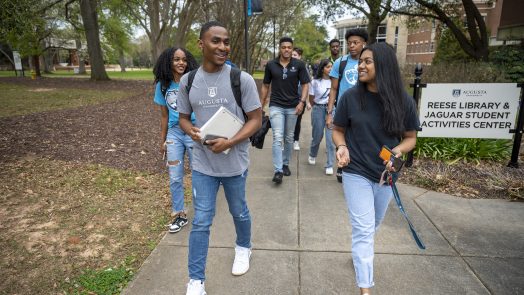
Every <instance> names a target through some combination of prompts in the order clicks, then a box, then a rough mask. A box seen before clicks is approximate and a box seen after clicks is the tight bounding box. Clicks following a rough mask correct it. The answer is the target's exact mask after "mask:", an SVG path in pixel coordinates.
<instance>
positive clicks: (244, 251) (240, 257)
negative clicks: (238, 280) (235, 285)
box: [231, 245, 251, 276]
mask: <svg viewBox="0 0 524 295" xmlns="http://www.w3.org/2000/svg"><path fill="white" fill-rule="evenodd" d="M250 257H251V249H249V248H244V247H240V246H238V245H237V246H236V247H235V261H234V262H233V269H232V270H231V273H232V274H233V275H235V276H241V275H243V274H245V273H246V272H247V271H248V270H249V259H250Z"/></svg>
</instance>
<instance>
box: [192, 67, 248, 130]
mask: <svg viewBox="0 0 524 295" xmlns="http://www.w3.org/2000/svg"><path fill="white" fill-rule="evenodd" d="M197 70H198V69H194V70H192V71H191V72H189V74H188V75H187V85H186V91H187V94H189V91H190V90H191V86H192V85H193V81H194V80H195V76H196V73H197ZM241 73H242V71H241V70H239V69H237V68H235V67H231V72H230V73H229V78H230V80H231V90H232V91H233V95H234V96H235V101H236V103H237V105H238V106H239V107H240V109H242V114H244V120H247V115H246V112H244V109H243V108H242V90H241V88H240V86H241V85H240V74H241Z"/></svg>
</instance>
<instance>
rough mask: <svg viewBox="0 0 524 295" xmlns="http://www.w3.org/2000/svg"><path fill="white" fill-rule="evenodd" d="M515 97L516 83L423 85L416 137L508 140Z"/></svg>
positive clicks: (515, 102) (517, 88) (511, 126)
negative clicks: (418, 129) (424, 86)
mask: <svg viewBox="0 0 524 295" xmlns="http://www.w3.org/2000/svg"><path fill="white" fill-rule="evenodd" d="M519 97H520V88H519V87H517V84H516V83H485V84H484V83H483V84H480V83H471V84H427V86H426V88H424V89H423V90H422V95H421V99H420V104H419V106H420V107H419V116H420V123H421V128H422V131H421V132H419V133H418V136H420V137H458V138H500V139H511V138H513V133H510V132H509V131H510V129H515V124H516V116H517V113H518V105H519Z"/></svg>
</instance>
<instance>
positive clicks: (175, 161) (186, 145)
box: [153, 47, 198, 233]
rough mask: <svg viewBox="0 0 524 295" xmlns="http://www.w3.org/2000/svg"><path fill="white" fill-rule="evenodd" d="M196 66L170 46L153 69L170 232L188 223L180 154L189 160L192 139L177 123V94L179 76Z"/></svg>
mask: <svg viewBox="0 0 524 295" xmlns="http://www.w3.org/2000/svg"><path fill="white" fill-rule="evenodd" d="M196 68H198V63H197V62H196V60H195V58H194V57H193V55H192V54H191V53H189V52H188V51H187V50H185V49H184V48H178V47H172V48H168V49H166V50H164V52H162V54H160V56H159V57H158V60H157V62H156V65H155V68H154V69H153V73H154V74H155V84H156V88H155V97H154V102H155V103H156V104H158V105H159V107H160V113H161V119H160V126H161V128H160V152H161V153H162V155H163V156H164V159H166V161H167V163H166V165H167V168H168V172H169V188H170V191H171V201H172V204H171V205H172V213H171V214H172V217H173V221H172V222H171V224H170V225H169V232H170V233H176V232H178V231H180V230H181V229H182V227H183V226H185V225H186V224H187V223H188V219H187V215H186V210H185V208H184V155H185V154H186V153H187V154H188V157H189V161H191V156H192V155H191V150H192V148H193V140H192V139H191V137H189V136H188V135H187V134H185V133H184V131H182V129H181V128H180V126H179V125H178V111H177V96H178V88H179V85H178V83H180V78H181V77H182V76H183V75H184V74H185V73H187V72H189V71H191V70H193V69H196ZM193 119H194V117H193Z"/></svg>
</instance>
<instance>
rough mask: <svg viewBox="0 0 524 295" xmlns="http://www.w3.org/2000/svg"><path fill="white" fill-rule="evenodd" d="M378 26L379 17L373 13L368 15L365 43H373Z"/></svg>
mask: <svg viewBox="0 0 524 295" xmlns="http://www.w3.org/2000/svg"><path fill="white" fill-rule="evenodd" d="M378 26H380V19H378V18H377V17H376V16H375V15H370V16H369V19H368V35H369V37H368V41H367V42H366V43H367V44H371V43H375V41H377V32H378Z"/></svg>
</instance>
